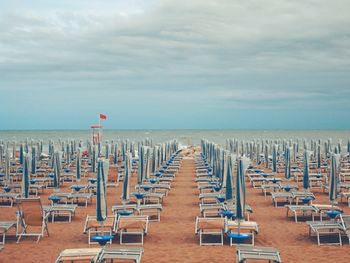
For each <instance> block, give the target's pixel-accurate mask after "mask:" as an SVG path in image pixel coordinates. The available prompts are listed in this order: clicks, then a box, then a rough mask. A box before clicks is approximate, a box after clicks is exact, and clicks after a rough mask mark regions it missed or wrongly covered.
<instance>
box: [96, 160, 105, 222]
mask: <svg viewBox="0 0 350 263" xmlns="http://www.w3.org/2000/svg"><path fill="white" fill-rule="evenodd" d="M106 218H107V198H106V182H105V174H104V165H103V161H102V160H100V161H98V167H97V185H96V219H97V221H98V222H100V223H101V224H102V222H103V221H105V220H106Z"/></svg>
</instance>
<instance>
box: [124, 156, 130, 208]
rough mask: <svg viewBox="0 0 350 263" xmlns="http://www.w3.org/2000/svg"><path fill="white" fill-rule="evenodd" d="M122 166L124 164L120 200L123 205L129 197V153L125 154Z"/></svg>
mask: <svg viewBox="0 0 350 263" xmlns="http://www.w3.org/2000/svg"><path fill="white" fill-rule="evenodd" d="M124 166H125V175H124V179H123V193H122V201H123V204H124V205H125V204H126V202H127V201H128V200H129V198H130V190H129V184H130V183H129V179H130V172H131V156H130V155H129V154H126V155H125V162H124Z"/></svg>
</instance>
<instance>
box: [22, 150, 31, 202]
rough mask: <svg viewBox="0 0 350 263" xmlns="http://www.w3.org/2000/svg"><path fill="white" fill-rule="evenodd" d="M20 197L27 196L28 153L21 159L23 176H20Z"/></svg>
mask: <svg viewBox="0 0 350 263" xmlns="http://www.w3.org/2000/svg"><path fill="white" fill-rule="evenodd" d="M22 197H24V198H28V197H29V155H28V154H25V156H24V159H23V177H22Z"/></svg>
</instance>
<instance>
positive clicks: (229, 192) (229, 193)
mask: <svg viewBox="0 0 350 263" xmlns="http://www.w3.org/2000/svg"><path fill="white" fill-rule="evenodd" d="M235 161H236V158H235V157H233V156H232V155H231V154H230V155H229V156H228V165H227V166H226V169H227V171H226V182H225V185H226V188H225V190H226V192H225V200H226V202H231V203H232V202H233V178H232V175H233V167H234V162H235Z"/></svg>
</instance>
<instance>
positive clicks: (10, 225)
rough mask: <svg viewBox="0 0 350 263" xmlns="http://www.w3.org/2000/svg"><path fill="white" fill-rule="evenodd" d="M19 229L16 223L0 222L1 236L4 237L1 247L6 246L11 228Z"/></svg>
mask: <svg viewBox="0 0 350 263" xmlns="http://www.w3.org/2000/svg"><path fill="white" fill-rule="evenodd" d="M16 227H17V222H16V221H0V235H2V240H0V247H4V246H5V239H6V234H7V232H8V231H9V230H10V229H11V228H15V229H16Z"/></svg>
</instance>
